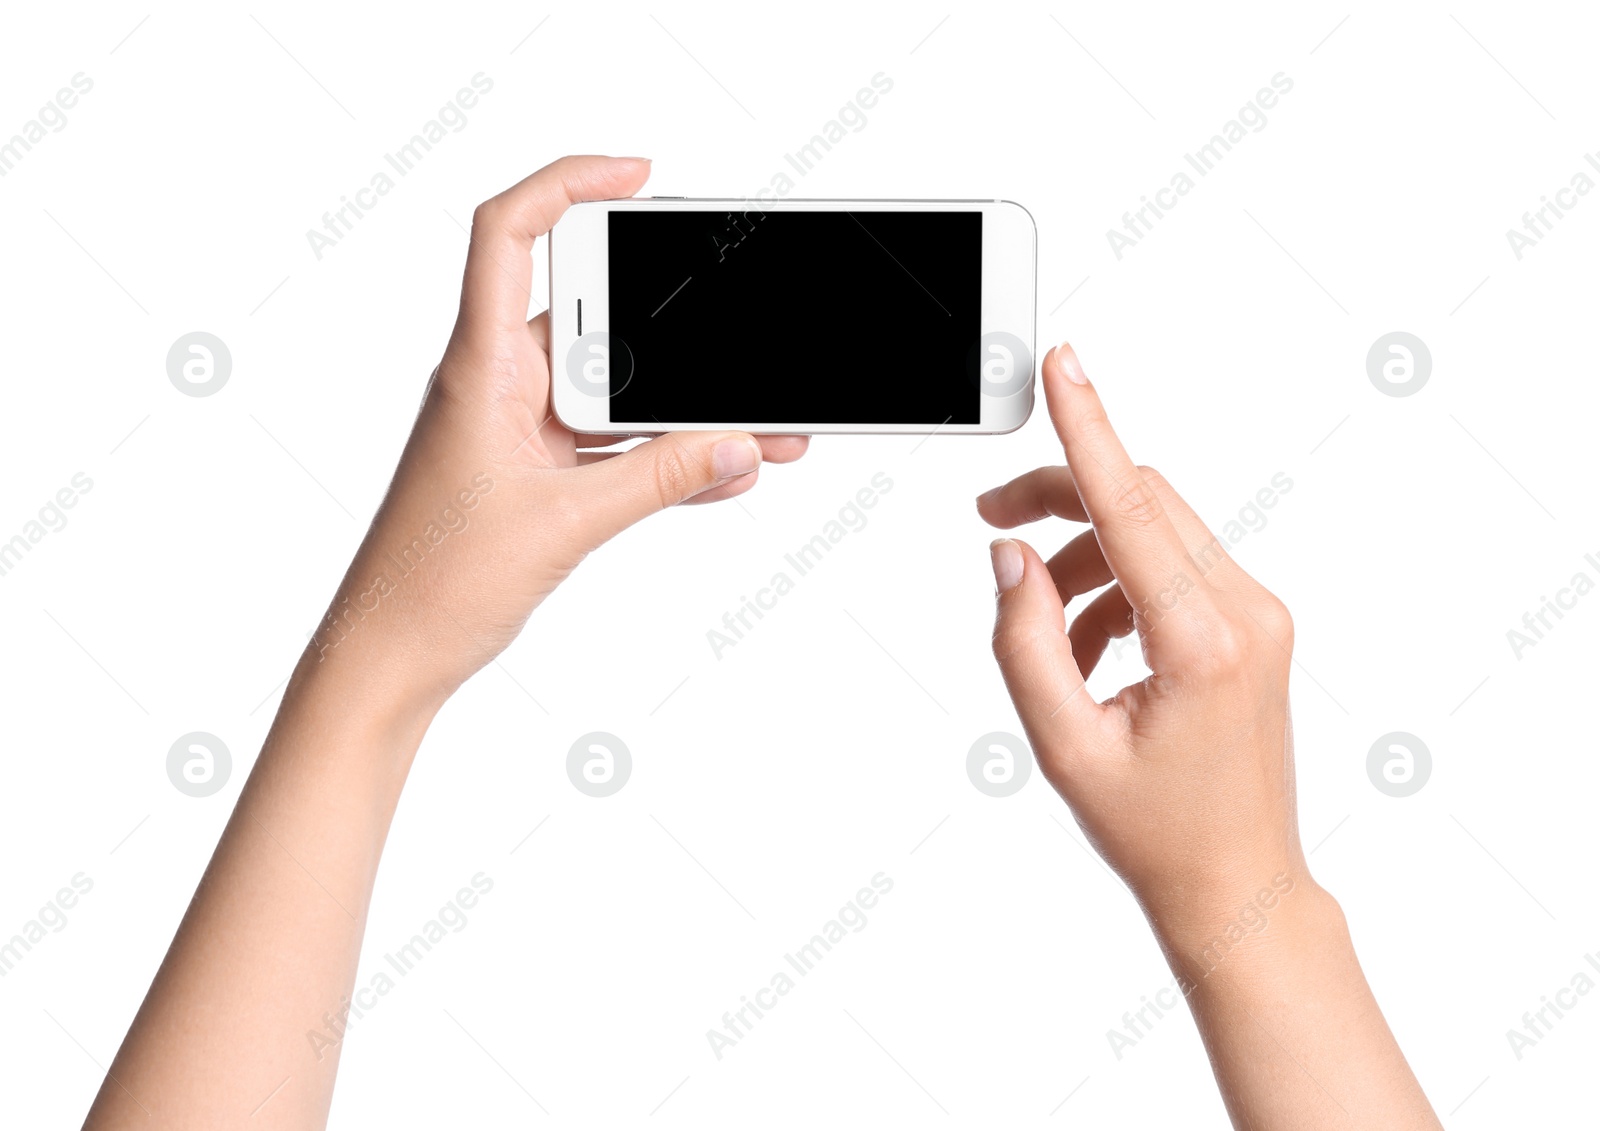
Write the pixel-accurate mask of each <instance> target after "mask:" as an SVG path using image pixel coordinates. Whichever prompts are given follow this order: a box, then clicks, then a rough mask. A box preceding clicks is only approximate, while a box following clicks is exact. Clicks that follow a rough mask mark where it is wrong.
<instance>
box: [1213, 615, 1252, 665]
mask: <svg viewBox="0 0 1600 1131" xmlns="http://www.w3.org/2000/svg"><path fill="white" fill-rule="evenodd" d="M1255 654H1256V647H1255V644H1254V643H1253V642H1252V640H1251V639H1250V634H1249V633H1247V632H1244V631H1243V630H1241V629H1240V628H1239V626H1238V625H1236V624H1234V623H1233V622H1232V621H1231V620H1220V621H1218V622H1216V623H1215V624H1214V625H1213V626H1212V629H1211V631H1210V632H1209V633H1207V634H1206V640H1205V657H1206V666H1207V667H1209V668H1210V669H1211V671H1212V672H1214V673H1216V674H1218V675H1233V674H1236V673H1238V672H1240V671H1243V670H1244V669H1245V668H1247V667H1248V666H1249V664H1250V661H1251V659H1252V658H1253V657H1254V656H1255Z"/></svg>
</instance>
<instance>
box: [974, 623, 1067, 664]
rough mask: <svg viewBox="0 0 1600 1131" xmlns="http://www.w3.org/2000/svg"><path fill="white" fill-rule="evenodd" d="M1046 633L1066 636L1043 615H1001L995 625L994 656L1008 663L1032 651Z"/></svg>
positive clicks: (1001, 661)
mask: <svg viewBox="0 0 1600 1131" xmlns="http://www.w3.org/2000/svg"><path fill="white" fill-rule="evenodd" d="M1046 633H1049V634H1051V635H1052V636H1055V637H1059V638H1061V639H1063V640H1064V639H1065V638H1066V637H1065V634H1064V633H1062V632H1061V629H1060V627H1059V626H1052V625H1050V624H1049V623H1048V622H1047V621H1046V620H1045V619H1044V618H1042V617H1036V616H1034V617H1004V616H1003V617H1000V618H999V619H998V620H996V621H995V625H994V639H993V641H992V644H993V647H994V658H995V659H996V660H998V661H999V662H1000V663H1001V664H1002V665H1004V664H1007V663H1009V662H1010V661H1011V660H1013V659H1014V658H1016V657H1017V656H1019V655H1022V654H1024V653H1026V652H1030V651H1032V650H1033V649H1034V648H1035V647H1036V646H1037V645H1038V644H1039V643H1040V642H1041V641H1042V640H1043V639H1044V637H1045V634H1046ZM1070 646H1071V645H1070V643H1069V644H1068V647H1069V648H1070Z"/></svg>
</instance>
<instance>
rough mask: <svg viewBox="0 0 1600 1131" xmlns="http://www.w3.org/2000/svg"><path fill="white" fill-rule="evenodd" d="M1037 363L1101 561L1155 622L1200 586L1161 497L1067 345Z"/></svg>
mask: <svg viewBox="0 0 1600 1131" xmlns="http://www.w3.org/2000/svg"><path fill="white" fill-rule="evenodd" d="M1042 368H1043V376H1044V388H1045V397H1046V399H1047V400H1048V401H1049V404H1050V419H1051V420H1052V421H1053V422H1054V423H1055V427H1056V435H1057V436H1059V437H1060V439H1061V446H1062V448H1064V449H1065V450H1066V454H1067V465H1068V466H1069V467H1071V469H1072V476H1073V479H1074V480H1075V481H1076V482H1077V485H1078V494H1079V496H1080V497H1081V498H1082V500H1083V505H1084V509H1085V510H1086V511H1087V512H1088V514H1089V520H1090V521H1091V522H1092V523H1094V531H1095V536H1096V537H1097V538H1099V540H1100V548H1101V550H1102V551H1103V552H1104V553H1105V558H1106V564H1108V565H1109V566H1110V567H1111V571H1112V573H1114V574H1115V575H1116V577H1117V581H1118V583H1119V584H1120V585H1121V586H1122V590H1123V592H1124V593H1125V594H1126V595H1127V598H1128V603H1129V604H1130V605H1132V606H1133V608H1134V609H1135V610H1136V611H1140V612H1143V613H1145V614H1147V617H1146V619H1147V620H1154V619H1158V618H1157V616H1156V615H1155V614H1161V615H1164V614H1165V613H1167V612H1170V611H1171V610H1172V608H1174V607H1176V603H1177V600H1178V598H1180V597H1184V596H1185V595H1186V594H1188V593H1190V592H1191V591H1193V590H1203V581H1202V580H1201V579H1200V578H1199V577H1198V576H1197V575H1196V573H1195V571H1194V570H1193V568H1192V567H1191V564H1190V562H1189V555H1188V552H1187V551H1186V550H1185V549H1184V544H1183V539H1182V538H1180V537H1179V536H1178V531H1177V529H1176V528H1175V527H1174V526H1173V524H1172V520H1171V518H1169V517H1168V515H1167V513H1166V510H1165V509H1164V508H1163V506H1162V503H1161V497H1160V495H1159V494H1158V493H1157V492H1156V491H1155V490H1154V489H1153V488H1152V487H1151V485H1150V484H1148V483H1146V482H1145V479H1144V476H1143V475H1141V474H1140V473H1139V469H1138V467H1137V466H1136V465H1135V464H1134V462H1133V460H1132V459H1130V458H1129V457H1128V453H1127V451H1126V450H1124V449H1123V447H1122V441H1121V440H1119V439H1117V434H1116V433H1115V432H1114V431H1112V428H1111V422H1110V421H1109V420H1108V419H1107V418H1106V412H1105V408H1104V407H1103V406H1102V405H1101V403H1100V396H1099V394H1098V393H1096V392H1095V390H1094V387H1093V386H1092V385H1090V384H1089V382H1088V378H1086V377H1085V376H1084V374H1083V367H1082V366H1081V365H1079V363H1078V358H1077V355H1076V354H1074V353H1073V351H1072V347H1071V346H1070V345H1068V344H1067V343H1065V342H1063V343H1062V344H1061V345H1059V346H1057V347H1056V348H1055V349H1053V350H1051V351H1050V355H1049V356H1048V357H1046V358H1045V362H1044V366H1043V367H1042Z"/></svg>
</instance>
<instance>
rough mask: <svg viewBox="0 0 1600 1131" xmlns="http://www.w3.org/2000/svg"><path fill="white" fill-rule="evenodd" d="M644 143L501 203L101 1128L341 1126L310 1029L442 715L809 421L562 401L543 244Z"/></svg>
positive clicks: (351, 977)
mask: <svg viewBox="0 0 1600 1131" xmlns="http://www.w3.org/2000/svg"><path fill="white" fill-rule="evenodd" d="M648 175H649V163H648V162H646V161H643V160H640V159H632V158H629V159H612V158H602V157H569V158H565V159H563V160H561V161H557V162H556V163H555V164H553V165H550V166H548V167H547V168H545V169H542V170H540V171H539V172H537V173H535V174H534V175H533V176H531V177H529V178H528V179H527V180H525V181H523V182H521V183H520V184H518V185H516V186H515V187H513V188H511V189H509V190H507V191H506V192H504V193H502V194H501V195H500V196H497V197H495V198H494V199H493V200H490V201H488V202H486V203H485V204H483V205H482V206H480V207H479V208H478V210H477V212H476V214H475V215H474V217H473V224H472V246H471V250H470V252H469V254H468V257H467V269H466V277H465V279H464V281H463V284H462V290H461V310H460V313H459V316H458V318H457V321H456V326H455V331H454V332H453V333H452V335H451V338H450V344H449V346H448V348H447V349H446V351H445V356H444V360H443V361H442V362H441V363H440V365H439V368H438V370H437V372H436V373H435V375H434V379H433V381H432V382H431V383H430V385H429V387H428V393H427V397H426V399H425V401H424V403H423V406H422V410H421V413H420V414H419V416H418V418H417V423H416V426H415V428H414V429H413V430H412V434H411V438H410V440H409V441H408V442H407V445H406V449H405V453H404V454H403V455H402V457H401V460H400V465H399V467H398V469H397V470H396V472H395V476H394V480H393V483H392V484H391V486H390V488H389V493H388V495H387V497H386V498H385V499H384V501H383V504H382V506H381V507H380V508H379V510H378V514H377V516H376V517H375V518H374V520H373V523H372V527H371V529H370V530H369V531H368V533H367V537H366V539H365V540H364V541H363V543H362V545H361V548H360V549H359V550H358V551H357V553H356V557H355V560H354V561H353V562H352V563H351V566H350V570H349V572H348V573H347V574H346V575H345V578H344V581H343V583H342V584H341V585H340V587H339V591H338V593H337V595H336V596H335V598H334V601H333V604H332V606H331V607H330V609H329V611H328V615H327V617H326V618H325V619H324V620H323V622H322V625H321V627H320V628H319V630H318V632H317V633H316V636H315V638H314V639H313V641H312V643H311V645H310V647H309V648H308V649H307V650H306V653H305V655H304V656H303V657H302V658H301V660H300V663H299V665H298V666H297V668H296V669H295V673H294V676H293V678H292V679H291V680H290V682H289V686H288V689H287V691H286V692H285V694H284V698H283V704H282V706H281V707H280V708H279V711H278V716H277V719H276V720H275V721H274V723H273V726H272V730H271V733H270V734H269V735H268V737H267V741H266V743H265V745H264V746H263V747H262V750H261V754H260V756H259V758H257V760H256V764H255V767H254V769H253V770H252V771H251V773H250V779H249V781H248V782H247V783H246V785H245V788H244V790H243V792H242V793H241V795H240V798H239V803H238V805H237V807H236V808H235V809H234V812H233V816H232V819H231V820H230V821H229V822H228V826H227V828H226V829H225V830H224V832H223V834H222V840H221V841H220V843H219V844H218V845H217V849H216V852H215V854H214V855H213V856H212V859H211V865H210V867H209V868H207V870H206V874H205V877H204V878H203V879H202V880H201V882H200V886H199V889H198V890H197V891H196V892H195V896H194V900H193V902H192V903H191V904H190V906H189V910H188V913H187V914H186V915H185V916H184V919H183V923H182V925H181V926H180V927H179V928H178V933H177V935H176V937H175V938H174V939H173V941H172V946H171V948H170V949H169V950H168V952H167V957H166V961H165V962H163V963H162V966H161V970H160V972H159V973H158V974H157V975H156V978H155V981H154V982H153V983H152V985H151V987H150V992H149V994H148V995H146V997H145V1000H144V1004H143V1006H142V1007H141V1008H140V1010H139V1013H138V1015H137V1017H135V1019H134V1022H133V1025H132V1027H131V1028H130V1029H129V1030H128V1035H127V1037H126V1038H125V1039H124V1041H123V1044H122V1048H121V1050H120V1051H119V1052H118V1053H117V1058H116V1060H115V1061H114V1062H113V1063H112V1065H111V1069H110V1071H109V1072H108V1073H107V1077H106V1080H105V1082H104V1084H102V1085H101V1089H100V1094H99V1096H98V1097H97V1098H96V1100H95V1103H94V1106H93V1108H92V1109H91V1111H90V1113H89V1117H88V1121H87V1123H86V1126H87V1127H90V1128H95V1129H102V1128H121V1127H140V1128H143V1127H162V1128H167V1129H172V1131H176V1129H179V1128H190V1127H193V1128H217V1127H232V1126H243V1125H246V1124H248V1125H249V1126H251V1127H259V1128H317V1127H322V1126H323V1125H324V1124H325V1123H326V1122H327V1116H328V1107H329V1104H330V1103H331V1101H332V1098H333V1082H334V1073H335V1072H336V1071H337V1070H338V1064H339V1048H338V1047H334V1048H320V1047H319V1048H313V1047H312V1044H311V1042H310V1041H308V1038H307V1032H308V1031H311V1030H319V1029H322V1028H323V1027H324V1026H325V1024H326V1023H325V1022H324V1020H323V1018H324V1016H325V1015H326V1014H330V1013H331V1014H333V1015H334V1016H335V1017H337V1016H338V1014H339V1011H340V1010H341V1009H342V1008H343V1007H344V1002H345V1000H346V999H347V996H348V995H349V993H350V991H351V988H352V985H353V984H354V981H355V975H356V962H357V959H358V957H359V953H360V949H361V936H362V931H363V929H364V927H365V925H366V918H367V906H368V901H369V900H370V898H371V895H372V885H373V880H374V878H375V876H376V875H377V870H378V859H379V857H380V855H381V854H382V852H383V844H384V839H385V837H386V836H387V835H388V831H389V822H390V820H391V819H392V818H393V816H394V811H395V806H396V805H397V804H398V802H399V799H400V791H401V788H402V787H403V786H404V784H405V780H406V774H407V772H408V771H409V770H410V768H411V761H412V758H413V757H414V756H415V754H416V752H417V747H418V745H419V744H420V743H421V741H422V736H423V734H424V733H425V732H426V731H427V729H428V724H429V722H430V721H431V720H432V718H433V716H434V714H435V712H437V711H438V709H439V708H440V706H442V705H443V703H444V702H445V700H446V699H448V698H449V696H450V695H451V693H452V692H454V691H455V689H456V688H457V687H459V686H460V685H461V683H462V682H464V681H465V680H466V679H467V677H468V676H470V675H471V674H472V673H473V672H475V671H477V669H478V668H480V667H482V666H483V665H484V664H486V663H487V662H488V661H489V660H491V659H493V658H494V656H495V655H497V654H498V653H499V652H500V651H501V650H502V649H503V648H505V646H506V645H507V644H509V643H510V642H511V641H512V640H513V639H514V638H515V637H516V635H517V633H518V632H519V631H520V630H521V628H522V625H523V623H524V621H526V620H527V618H528V616H529V614H530V613H532V611H533V609H534V607H535V606H536V605H538V604H539V602H540V601H542V600H543V599H544V597H545V596H546V595H548V594H549V592H550V591H551V590H552V589H554V588H555V586H556V585H557V584H558V583H559V582H560V581H561V580H562V579H563V578H564V577H565V576H566V575H567V574H568V573H569V572H570V571H571V570H572V569H573V568H574V567H575V566H576V565H577V564H578V563H579V562H580V561H582V560H583V558H584V556H585V555H586V554H588V553H589V552H590V551H592V550H594V549H596V548H597V547H599V546H600V545H601V544H602V543H604V542H605V541H606V540H607V539H609V538H611V537H612V536H613V535H615V534H617V533H618V532H620V531H621V530H623V529H625V528H626V527H628V526H630V525H631V524H633V523H634V522H637V521H638V520H639V519H641V518H644V517H645V516H646V515H649V514H652V513H654V512H656V511H659V510H662V509H663V508H666V507H670V506H673V505H675V504H678V503H681V502H691V501H692V502H710V501H714V500H717V499H723V498H730V497H732V496H734V495H737V494H740V493H741V492H743V491H746V490H748V489H749V488H750V487H751V486H753V485H754V483H755V480H756V476H757V471H758V468H759V466H760V464H761V463H762V461H763V459H766V460H769V461H776V462H786V461H788V460H792V459H796V458H798V457H799V456H800V455H801V454H802V453H803V452H804V450H805V440H803V439H800V438H796V437H776V438H771V437H769V438H763V439H762V440H760V441H757V440H756V439H754V438H753V437H751V436H748V435H745V434H743V433H738V432H717V433H709V432H708V433H675V434H672V435H669V436H665V437H662V438H660V439H657V440H653V441H650V442H648V443H645V444H642V445H639V446H638V447H635V448H632V449H630V450H629V451H626V452H621V453H602V452H594V451H586V450H581V449H586V448H594V447H600V446H604V445H606V444H610V443H614V442H615V440H616V439H617V438H615V437H577V436H574V435H573V434H572V433H570V432H568V431H567V430H566V429H565V428H563V427H561V425H560V424H559V423H558V422H556V421H555V420H554V419H552V418H551V416H550V364H549V358H548V356H547V350H548V338H549V327H548V321H547V319H546V317H545V316H543V315H541V316H540V317H538V318H536V319H534V320H533V321H532V322H528V321H526V319H527V311H528V302H529V287H530V281H531V278H532V262H531V259H530V255H531V252H532V249H533V243H534V240H535V239H536V238H537V237H538V236H540V235H543V234H544V233H546V232H548V231H549V229H550V227H551V225H553V224H554V223H555V222H556V220H557V219H559V218H560V216H561V214H562V213H563V212H564V211H565V210H566V208H567V206H568V205H570V204H572V203H573V202H575V201H579V200H599V199H607V198H612V197H625V196H630V195H632V194H633V193H635V192H637V191H638V190H639V188H640V187H641V186H642V185H643V184H644V182H645V178H646V177H647V176H648Z"/></svg>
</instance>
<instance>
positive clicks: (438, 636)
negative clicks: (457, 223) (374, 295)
mask: <svg viewBox="0 0 1600 1131" xmlns="http://www.w3.org/2000/svg"><path fill="white" fill-rule="evenodd" d="M649 175H650V162H649V161H648V160H646V159H644V158H635V157H621V158H613V157H563V158H562V159H560V160H559V161H556V162H554V163H552V164H550V165H547V166H546V167H545V168H543V169H540V170H539V171H538V172H537V173H534V174H533V175H532V176H530V177H528V178H527V179H525V180H523V181H521V182H520V183H518V184H516V185H514V186H512V187H511V188H509V189H507V190H506V191H505V192H503V193H501V194H500V195H498V196H496V197H493V198H492V199H490V200H487V201H485V202H484V203H483V204H481V205H479V206H478V209H477V211H476V212H474V214H473V218H472V238H471V246H470V249H469V251H468V253H467V267H466V275H465V278H464V280H463V282H462V287H461V308H460V312H459V314H458V315H457V318H456V325H455V329H454V332H453V333H452V334H451V336H450V342H449V345H448V346H447V348H446V349H445V354H444V359H443V361H441V362H440V364H439V367H438V369H437V370H436V371H435V373H434V376H433V379H432V380H431V381H430V382H429V385H428V388H427V393H426V395H425V397H424V400H423V404H422V409H421V412H420V413H419V415H418V417H417V421H416V424H415V426H414V427H413V429H412V432H411V437H410V439H409V441H408V442H407V444H406V447H405V451H404V453H403V454H402V456H401V459H400V464H399V467H398V468H397V469H396V471H395V475H394V480H393V483H392V484H391V486H390V488H389V493H388V495H387V497H386V498H385V499H384V502H383V505H382V507H381V508H380V509H379V511H378V514H377V516H376V517H375V519H374V520H373V523H372V526H371V529H370V530H369V531H368V533H367V536H366V538H365V540H364V541H363V543H362V545H361V548H360V549H359V550H358V551H357V554H356V557H355V560H354V561H353V562H352V564H351V567H350V571H349V573H348V574H347V575H346V576H345V579H344V582H343V583H342V585H341V586H340V589H339V593H338V594H337V595H336V597H335V599H334V604H333V606H332V608H331V609H330V611H329V614H328V616H327V618H326V619H325V620H324V622H323V624H322V627H321V629H320V630H319V631H318V633H317V634H316V637H315V639H314V640H313V643H312V649H313V650H314V651H315V652H317V653H318V658H319V659H320V660H322V661H323V662H327V661H329V660H338V659H342V658H344V657H350V658H351V659H353V658H354V654H356V653H360V654H362V656H363V660H362V663H363V664H365V663H369V662H372V661H374V660H376V661H377V662H379V663H380V664H382V665H383V666H382V667H381V668H380V669H377V670H385V671H389V672H391V673H393V674H394V675H395V676H396V677H397V678H398V679H400V680H402V681H403V683H404V686H403V687H402V688H400V689H399V690H402V691H403V692H404V693H405V694H409V695H420V696H423V697H424V698H425V699H428V700H432V701H435V702H437V703H442V702H443V701H444V699H445V698H447V697H448V696H449V695H450V694H451V693H452V692H453V691H454V690H455V689H456V688H457V687H458V686H460V684H461V683H462V682H464V681H465V680H466V679H467V677H468V676H470V675H472V673H473V672H475V671H477V670H478V668H480V667H482V666H483V665H485V664H487V663H488V662H489V661H490V660H492V659H493V658H494V657H495V656H496V655H498V654H499V653H500V652H501V651H502V650H503V649H504V648H505V647H506V646H507V645H508V644H510V643H511V641H512V640H513V639H514V638H515V637H516V635H517V633H518V632H519V631H520V630H521V628H522V625H523V623H524V622H525V621H526V620H527V618H528V616H529V614H530V613H532V611H533V609H534V608H535V607H536V606H537V605H538V604H539V603H540V602H541V601H542V600H543V599H544V598H545V596H546V595H548V594H549V593H550V591H551V590H552V589H554V588H555V586H556V585H557V584H559V583H560V582H561V580H562V579H563V578H565V577H566V576H567V574H568V573H570V572H571V571H572V569H573V568H574V567H575V566H576V565H577V564H578V563H579V562H580V561H582V560H583V558H584V556H585V555H586V554H588V553H589V552H590V551H591V550H594V549H596V548H598V547H599V546H600V545H602V544H603V543H604V542H606V541H607V540H608V539H610V538H612V537H613V536H614V535H616V534H618V533H620V532H621V531H623V530H624V529H626V528H627V527H629V526H631V525H633V524H634V523H635V522H638V521H639V520H640V519H642V518H644V517H645V516H647V515H650V514H653V513H655V512H656V511H659V510H663V509H665V508H667V507H671V506H675V505H677V504H679V503H686V502H693V503H709V502H716V501H718V500H721V499H729V498H733V497H734V496H736V495H740V494H743V493H744V492H746V491H748V490H750V488H751V487H753V486H755V482H756V478H757V476H758V474H759V469H760V466H761V464H762V463H764V462H770V463H788V462H790V461H793V460H796V459H799V458H800V456H801V455H803V454H804V453H805V450H806V445H807V440H806V438H805V437H802V436H765V437H761V438H759V439H757V438H756V437H754V436H751V435H749V434H747V433H743V432H734V431H727V432H675V433H672V434H670V435H664V436H660V437H658V438H656V439H652V440H649V441H647V442H645V443H642V444H639V445H637V446H635V447H633V448H630V449H628V450H626V451H620V452H604V451H593V450H590V449H595V448H604V447H606V446H608V445H611V444H615V443H617V442H619V441H620V440H622V439H624V437H621V436H575V435H574V434H573V433H572V432H570V431H568V430H567V429H566V428H564V427H563V426H562V425H561V423H560V422H559V421H558V420H556V419H555V417H554V416H553V415H552V413H551V404H550V372H551V368H550V358H549V338H550V333H549V317H548V314H540V315H539V316H538V317H536V318H534V319H533V320H532V321H528V320H527V311H528V304H529V299H530V296H531V293H532V291H531V283H532V277H533V265H532V251H533V245H534V241H535V240H536V239H537V238H538V237H540V236H542V235H545V234H546V233H548V232H549V230H550V228H551V227H552V226H553V225H554V224H555V222H556V221H557V220H559V219H560V218H561V215H562V213H563V212H565V211H566V210H567V208H568V207H569V206H570V205H572V204H574V203H576V202H578V201H585V200H606V199H614V198H619V197H627V196H631V195H633V194H634V193H636V192H638V191H639V189H640V188H642V187H643V185H644V183H645V181H646V180H647V179H648V177H649Z"/></svg>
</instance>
